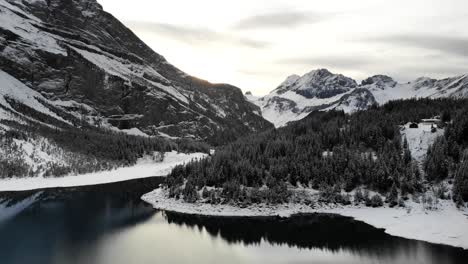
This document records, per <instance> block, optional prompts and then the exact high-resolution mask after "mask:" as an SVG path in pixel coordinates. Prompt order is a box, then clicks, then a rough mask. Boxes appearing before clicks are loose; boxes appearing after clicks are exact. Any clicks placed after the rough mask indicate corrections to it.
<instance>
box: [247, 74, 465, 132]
mask: <svg viewBox="0 0 468 264" xmlns="http://www.w3.org/2000/svg"><path fill="white" fill-rule="evenodd" d="M440 97H453V98H467V97H468V75H463V76H458V77H453V78H446V79H443V80H435V79H430V78H418V79H416V80H415V81H412V82H409V83H398V82H396V81H395V80H393V79H392V78H391V77H389V76H385V75H375V76H372V77H369V78H367V79H365V80H363V81H362V82H361V84H359V85H358V84H357V82H356V81H355V80H353V79H351V78H349V77H346V76H343V75H341V74H334V73H331V72H329V71H328V70H326V69H319V70H314V71H311V72H309V73H307V74H305V75H303V76H298V75H291V76H289V77H288V78H286V80H285V81H284V82H283V83H281V84H280V85H279V86H278V87H277V88H276V89H275V90H273V91H272V92H271V93H270V94H268V95H266V96H264V97H261V98H258V97H253V96H251V95H246V98H247V99H248V100H250V101H252V102H253V103H255V104H257V105H258V106H259V107H260V108H261V109H262V115H263V117H264V118H265V119H267V120H269V121H270V122H272V123H273V124H274V125H275V126H276V127H281V126H284V125H286V124H287V123H288V122H290V121H295V120H299V119H302V118H304V117H306V116H307V115H308V114H309V113H311V112H312V111H315V110H331V109H337V110H344V111H345V112H348V113H350V112H354V111H359V110H365V109H368V108H369V107H370V106H372V105H374V104H384V103H386V102H388V101H390V100H396V99H409V98H440Z"/></svg>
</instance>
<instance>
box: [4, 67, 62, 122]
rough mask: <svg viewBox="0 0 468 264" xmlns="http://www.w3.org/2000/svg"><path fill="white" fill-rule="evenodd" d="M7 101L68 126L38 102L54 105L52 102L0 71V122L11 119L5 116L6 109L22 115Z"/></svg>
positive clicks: (9, 115) (9, 116)
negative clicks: (24, 106)
mask: <svg viewBox="0 0 468 264" xmlns="http://www.w3.org/2000/svg"><path fill="white" fill-rule="evenodd" d="M8 99H12V100H15V101H17V102H20V103H22V104H24V105H26V106H28V107H30V108H32V109H34V110H36V111H38V112H41V113H43V114H46V115H48V116H51V117H53V118H55V119H57V120H60V121H62V122H65V123H68V124H70V123H69V122H68V121H66V120H64V119H63V118H61V117H59V116H58V115H57V114H55V113H54V112H52V111H51V110H50V109H49V108H47V107H45V106H44V105H43V104H42V103H41V102H40V101H39V100H43V101H46V102H48V103H50V104H54V102H51V101H49V100H47V99H46V98H44V97H43V96H42V95H41V94H40V93H38V92H36V91H34V90H32V89H31V88H29V87H27V86H26V85H24V84H23V83H21V82H20V81H18V80H16V79H15V78H13V77H12V76H10V75H9V74H7V73H5V72H4V71H2V70H0V106H1V107H3V108H4V109H2V110H0V120H1V119H9V120H11V119H12V115H11V114H7V113H6V111H5V109H8V110H9V111H11V112H13V113H16V114H19V115H23V114H20V113H18V112H17V111H16V110H14V109H13V107H12V106H11V105H10V103H8V101H7V100H8ZM38 99H39V100H38ZM1 111H3V114H1V113H2V112H1Z"/></svg>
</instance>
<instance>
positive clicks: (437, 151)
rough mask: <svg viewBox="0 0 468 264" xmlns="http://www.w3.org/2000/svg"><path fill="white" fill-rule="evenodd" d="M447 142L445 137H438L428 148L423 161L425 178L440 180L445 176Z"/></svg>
mask: <svg viewBox="0 0 468 264" xmlns="http://www.w3.org/2000/svg"><path fill="white" fill-rule="evenodd" d="M449 166H450V163H449V156H448V144H447V140H446V139H445V137H438V138H437V139H436V140H435V142H434V144H433V145H432V146H431V147H430V148H429V149H428V152H427V158H426V161H425V163H424V170H425V171H426V178H427V180H429V181H440V180H443V179H445V178H447V176H448V173H449Z"/></svg>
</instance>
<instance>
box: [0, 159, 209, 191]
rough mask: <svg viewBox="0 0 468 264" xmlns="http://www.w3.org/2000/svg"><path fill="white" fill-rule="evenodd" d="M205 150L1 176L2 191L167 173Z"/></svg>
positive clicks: (98, 182)
mask: <svg viewBox="0 0 468 264" xmlns="http://www.w3.org/2000/svg"><path fill="white" fill-rule="evenodd" d="M205 156H206V154H204V153H191V154H184V153H177V152H175V151H173V152H167V153H166V155H165V158H164V161H162V162H155V161H153V160H152V159H150V158H145V159H140V160H139V161H138V162H137V164H136V165H135V166H132V167H122V168H118V169H115V170H111V171H102V172H96V173H88V174H83V175H74V176H65V177H58V178H44V177H30V178H12V179H4V180H0V191H26V190H35V189H43V188H53V187H74V186H86V185H95V184H104V183H113V182H120V181H126V180H132V179H139V178H147V177H153V176H165V175H167V174H169V172H170V171H171V170H172V168H174V167H175V166H176V165H180V164H184V163H187V162H189V161H191V160H192V159H197V158H203V157H205Z"/></svg>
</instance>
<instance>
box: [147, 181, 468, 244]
mask: <svg viewBox="0 0 468 264" xmlns="http://www.w3.org/2000/svg"><path fill="white" fill-rule="evenodd" d="M167 197H168V191H167V190H165V189H162V188H160V189H156V190H154V191H153V192H151V193H148V194H145V195H143V196H142V199H143V200H144V201H146V202H148V203H150V204H151V205H153V207H154V208H155V209H161V210H167V211H174V212H179V213H186V214H197V215H208V216H282V217H288V216H291V215H294V214H298V213H333V214H339V215H343V216H349V217H353V218H354V219H356V220H359V221H362V222H365V223H367V224H370V225H372V226H374V227H376V228H384V229H385V232H386V233H388V234H390V235H393V236H399V237H404V238H408V239H416V240H422V241H427V242H431V243H437V244H445V245H450V246H455V247H462V248H464V249H468V210H466V209H465V210H459V209H457V208H456V207H455V205H454V203H453V202H452V201H439V203H438V205H437V208H436V209H432V210H429V209H426V207H425V206H424V204H423V203H415V202H413V201H408V202H407V203H406V207H405V208H389V207H379V208H371V207H365V206H339V205H316V206H314V207H311V206H308V205H305V204H298V203H288V204H280V205H275V206H271V205H267V204H259V205H252V206H248V207H245V208H240V207H238V206H232V205H212V204H208V203H194V204H189V203H185V202H183V201H182V200H175V199H172V198H167Z"/></svg>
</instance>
